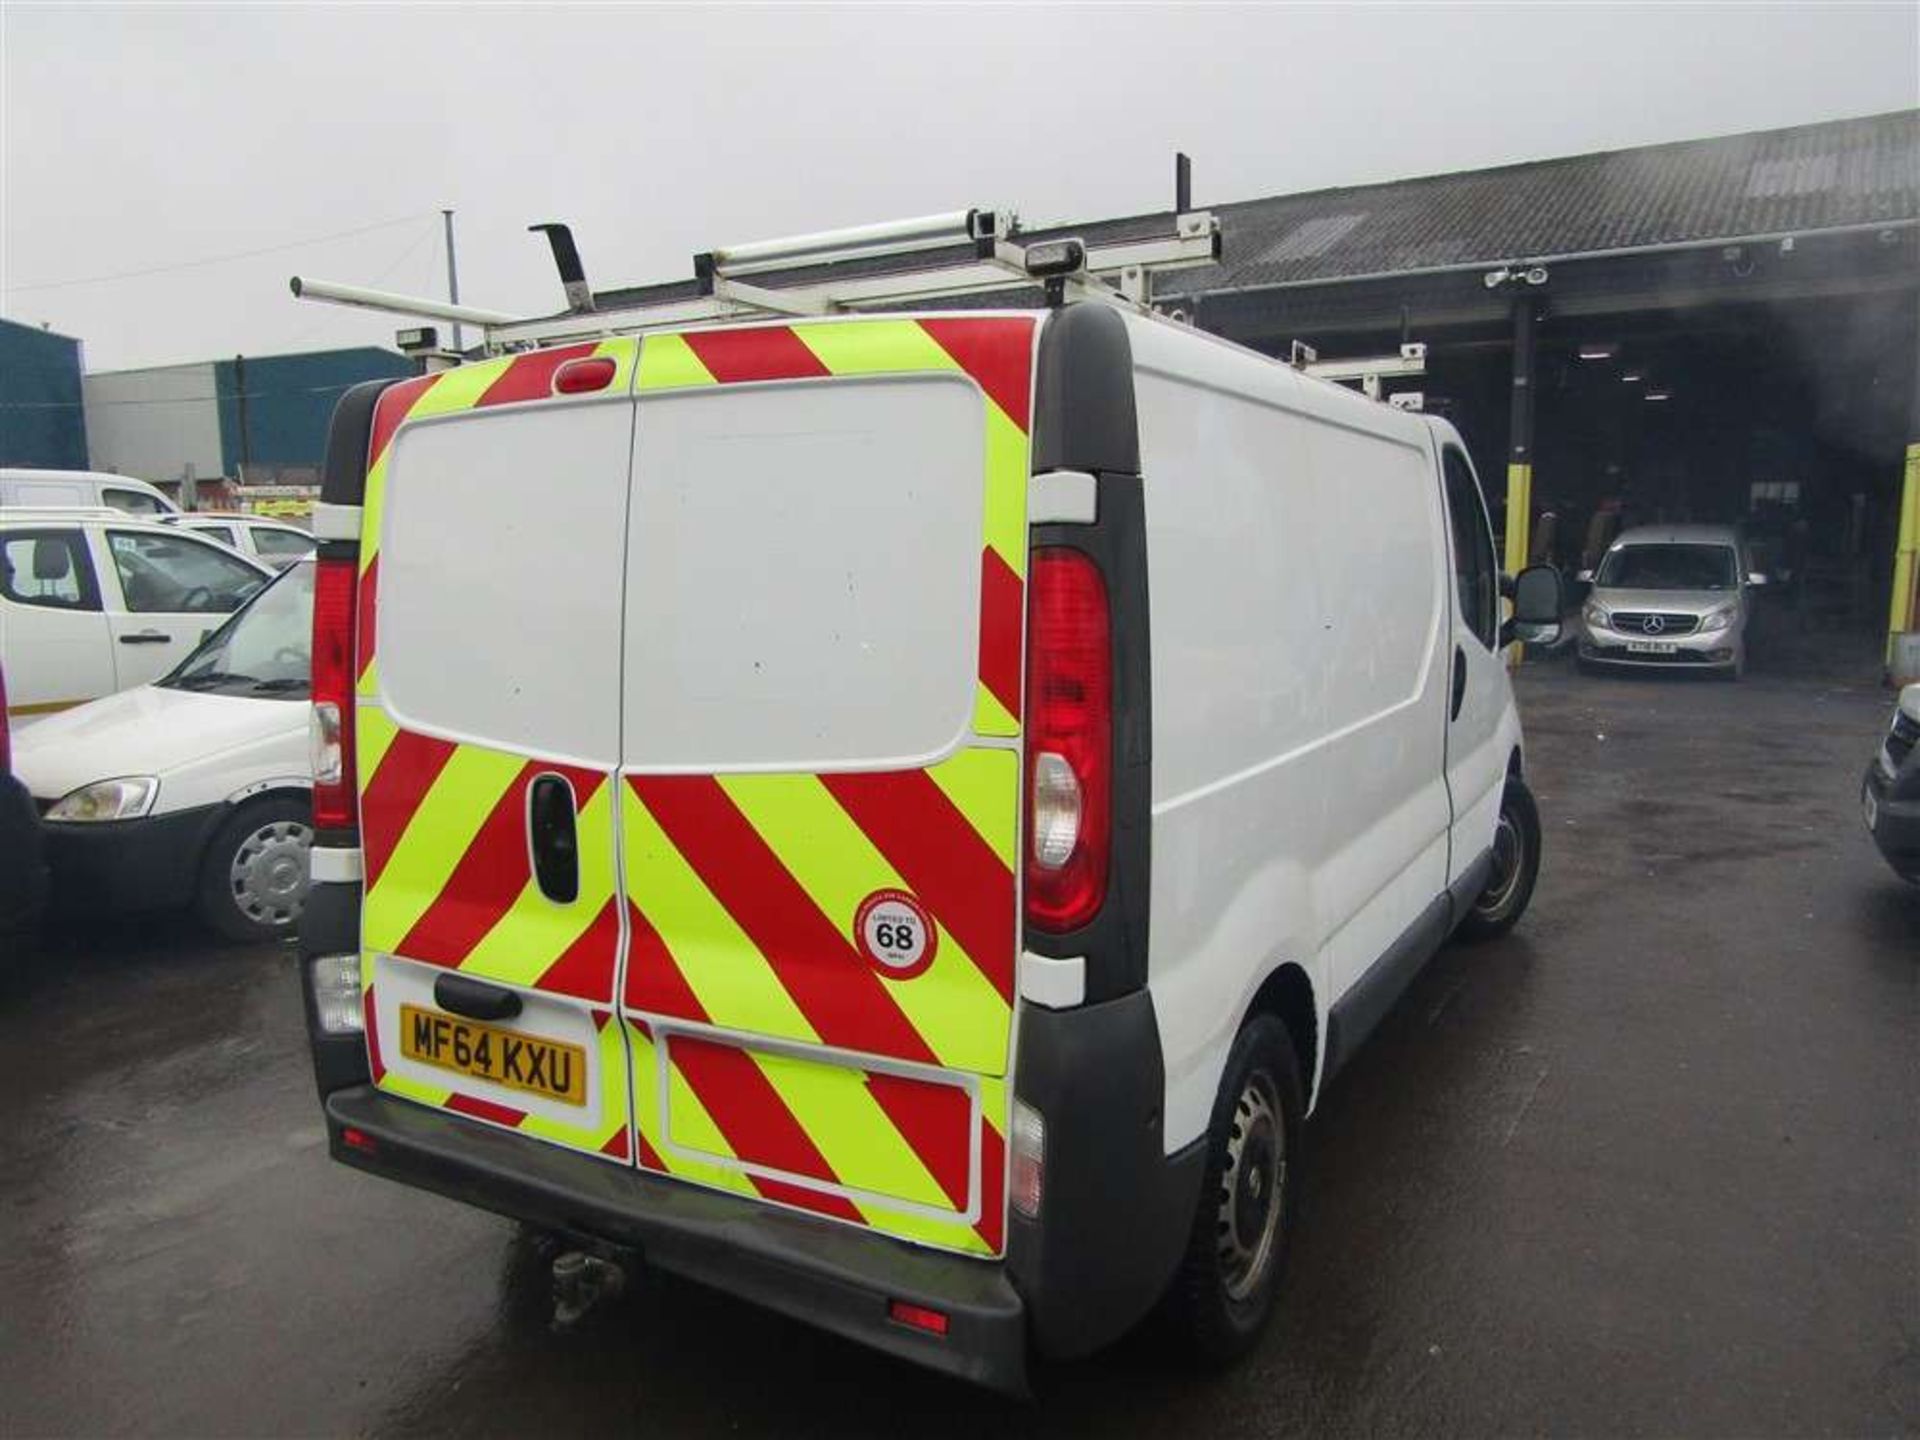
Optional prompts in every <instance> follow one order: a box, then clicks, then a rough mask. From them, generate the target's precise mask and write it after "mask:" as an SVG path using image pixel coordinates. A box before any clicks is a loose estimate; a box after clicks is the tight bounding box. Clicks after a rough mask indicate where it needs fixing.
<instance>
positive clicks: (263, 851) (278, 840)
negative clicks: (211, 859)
mask: <svg viewBox="0 0 1920 1440" xmlns="http://www.w3.org/2000/svg"><path fill="white" fill-rule="evenodd" d="M312 844H313V831H312V830H311V829H310V828H309V827H308V826H306V825H303V824H301V823H300V822H299V821H298V820H273V821H269V822H268V823H267V824H265V825H262V826H260V827H259V828H258V829H257V830H255V831H254V832H253V833H252V834H250V835H248V836H247V837H246V838H245V839H244V840H242V841H241V842H240V844H239V846H238V847H237V848H236V849H235V850H234V854H233V859H232V861H231V862H230V863H229V864H228V866H227V885H228V889H229V890H230V891H231V893H232V895H233V904H234V908H235V909H237V910H238V911H239V912H240V913H241V914H242V915H244V916H246V918H247V919H249V920H251V921H253V922H254V923H255V924H256V925H273V926H280V925H288V924H291V923H292V922H293V921H294V919H295V918H297V917H298V916H299V914H300V907H301V906H302V905H303V904H305V903H306V898H307V851H308V849H309V848H310V847H311V846H312Z"/></svg>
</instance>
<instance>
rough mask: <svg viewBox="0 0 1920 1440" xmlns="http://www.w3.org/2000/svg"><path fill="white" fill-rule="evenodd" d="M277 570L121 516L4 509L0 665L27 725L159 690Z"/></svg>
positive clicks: (0, 518)
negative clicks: (152, 687) (134, 691)
mask: <svg viewBox="0 0 1920 1440" xmlns="http://www.w3.org/2000/svg"><path fill="white" fill-rule="evenodd" d="M274 574H275V572H274V571H273V570H272V569H271V568H270V567H269V566H266V565H263V564H262V563H261V562H260V561H258V560H254V559H251V558H249V557H247V556H244V555H237V554H235V553H234V552H233V551H232V550H230V549H228V548H227V547H226V546H224V545H219V544H216V543H214V542H213V541H211V540H206V539H202V538H201V537H200V536H198V535H188V534H183V533H181V532H180V531H179V530H177V529H175V528H173V527H172V526H169V525H161V524H158V523H156V522H154V521H151V520H137V519H134V518H133V517H132V516H125V515H120V514H117V513H116V512H114V511H111V510H104V509H93V510H9V511H0V660H4V662H5V664H6V667H7V698H8V707H9V708H8V714H9V715H10V717H11V718H12V719H13V720H14V721H15V722H16V723H19V722H21V721H24V720H28V719H31V718H32V717H35V716H40V715H46V714H51V713H52V712H54V711H57V710H64V709H66V708H68V707H69V706H72V705H78V704H80V703H81V702H82V701H86V700H93V699H96V698H98V697H99V696H102V695H111V694H112V693H113V692H114V691H116V690H127V689H131V688H132V687H133V686H135V685H144V684H146V683H147V682H148V681H150V680H157V679H159V678H160V677H161V676H162V675H165V674H166V673H167V672H168V671H169V670H172V669H173V668H174V667H175V666H176V665H178V664H179V663H180V662H181V661H182V660H184V659H185V658H186V657H187V654H188V652H190V651H191V650H192V649H193V648H194V646H196V645H198V644H199V643H200V641H201V640H202V639H203V638H204V637H205V636H206V634H207V632H208V631H210V630H212V629H213V628H214V627H215V626H217V625H218V624H219V623H220V622H221V620H223V619H224V618H225V617H226V616H228V615H230V614H232V613H233V612H234V611H235V610H237V609H239V608H240V606H241V605H242V604H244V603H245V602H246V601H247V600H248V599H249V598H251V597H252V595H253V594H254V592H255V591H257V590H259V589H260V587H261V586H263V585H265V584H266V583H267V581H269V580H271V579H272V578H273V576H274Z"/></svg>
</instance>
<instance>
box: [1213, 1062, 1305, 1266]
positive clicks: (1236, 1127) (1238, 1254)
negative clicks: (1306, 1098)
mask: <svg viewBox="0 0 1920 1440" xmlns="http://www.w3.org/2000/svg"><path fill="white" fill-rule="evenodd" d="M1286 1183H1287V1136H1286V1125H1285V1122H1284V1121H1283V1120H1282V1119H1281V1114H1280V1105H1279V1101H1278V1099H1277V1098H1276V1095H1275V1092H1274V1088H1273V1081H1272V1079H1271V1078H1270V1077H1268V1076H1267V1074H1266V1073H1265V1072H1264V1071H1256V1072H1255V1073H1254V1074H1253V1075H1252V1076H1250V1077H1249V1078H1248V1080H1247V1084H1246V1087H1245V1088H1244V1089H1243V1090H1241V1092H1240V1098H1239V1099H1238V1100H1237V1101H1236V1102H1235V1104H1234V1111H1233V1129H1232V1130H1231V1131H1230V1132H1229V1134H1228V1139H1227V1163H1226V1165H1225V1167H1224V1168H1223V1169H1222V1171H1221V1174H1220V1205H1219V1212H1218V1217H1217V1223H1216V1233H1217V1235H1218V1246H1219V1256H1220V1269H1221V1274H1222V1276H1223V1277H1224V1280H1225V1283H1226V1291H1227V1297H1228V1298H1229V1299H1230V1300H1233V1301H1235V1302H1239V1301H1244V1300H1245V1299H1246V1298H1247V1297H1248V1296H1250V1295H1251V1294H1253V1292H1254V1291H1255V1290H1256V1289H1258V1288H1259V1286H1260V1284H1261V1282H1262V1281H1263V1280H1265V1278H1266V1275H1267V1271H1268V1270H1269V1269H1270V1268H1271V1266H1272V1263H1273V1255H1274V1250H1275V1248H1276V1244H1277V1242H1278V1240H1279V1236H1280V1218H1281V1213H1282V1211H1283V1210H1284V1209H1285V1208H1286V1206H1285V1201H1286Z"/></svg>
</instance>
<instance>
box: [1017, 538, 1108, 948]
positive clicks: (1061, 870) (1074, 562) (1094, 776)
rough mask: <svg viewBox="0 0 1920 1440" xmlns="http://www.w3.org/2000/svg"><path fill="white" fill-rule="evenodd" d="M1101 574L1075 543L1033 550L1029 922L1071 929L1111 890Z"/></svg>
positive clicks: (1095, 910) (1029, 621)
mask: <svg viewBox="0 0 1920 1440" xmlns="http://www.w3.org/2000/svg"><path fill="white" fill-rule="evenodd" d="M1111 631H1112V626H1111V623H1110V619H1109V614H1108V607H1107V586H1106V581H1105V580H1104V579H1102V578H1101V575H1100V570H1099V567H1098V566H1096V565H1095V564H1094V562H1093V560H1092V558H1091V557H1090V556H1088V555H1086V554H1085V553H1084V552H1082V551H1079V550H1072V549H1068V548H1065V547H1051V546H1050V547H1046V548H1042V549H1039V550H1035V551H1034V552H1033V565H1032V570H1031V575H1030V579H1029V590H1028V596H1027V688H1026V701H1027V736H1026V739H1027V855H1026V867H1025V868H1026V876H1025V878H1026V901H1027V923H1028V924H1030V925H1033V926H1035V927H1036V928H1038V929H1041V930H1045V931H1050V932H1053V933H1056V934H1058V933H1063V932H1065V931H1069V930H1077V929H1078V928H1079V927H1081V926H1082V925H1085V924H1086V923H1087V922H1088V921H1090V920H1091V919H1093V917H1094V916H1095V915H1096V914H1098V913H1099V911H1100V906H1101V904H1102V902H1103V901H1105V899H1106V895H1107V865H1108V860H1109V858H1110V854H1111V851H1112V816H1113V649H1112V640H1111Z"/></svg>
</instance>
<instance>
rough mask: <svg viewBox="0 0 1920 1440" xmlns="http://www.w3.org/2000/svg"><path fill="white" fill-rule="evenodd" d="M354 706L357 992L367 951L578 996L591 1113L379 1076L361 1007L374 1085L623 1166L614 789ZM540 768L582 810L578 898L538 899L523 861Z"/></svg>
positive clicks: (592, 777) (580, 773)
mask: <svg viewBox="0 0 1920 1440" xmlns="http://www.w3.org/2000/svg"><path fill="white" fill-rule="evenodd" d="M355 712H356V725H357V730H356V735H357V739H358V743H359V747H360V775H361V792H360V841H361V847H362V853H363V856H364V860H365V866H366V871H365V874H366V898H365V902H364V904H363V906H362V911H361V916H362V918H361V944H362V947H363V949H362V961H361V966H362V974H363V976H364V983H365V985H366V986H367V992H368V995H369V997H371V994H372V986H373V979H374V957H375V954H376V952H377V953H379V954H387V955H396V956H399V957H401V958H403V959H407V960H414V961H419V962H422V963H425V964H429V965H443V966H447V967H448V968H451V969H458V970H461V971H464V972H465V973H467V974H471V975H475V976H478V977H480V978H482V979H486V980H493V981H498V982H500V983H502V984H507V985H512V986H515V987H518V988H521V989H526V990H533V991H538V992H540V993H543V994H548V995H555V996H564V997H568V998H570V999H574V1000H579V1001H586V1002H590V1007H591V1013H592V1015H593V1017H594V1022H595V1024H596V1026H597V1027H599V1030H600V1042H599V1054H598V1057H597V1060H596V1064H597V1066H598V1074H599V1076H600V1080H601V1087H602V1090H601V1103H600V1107H599V1111H598V1113H597V1114H595V1115H593V1116H591V1117H583V1120H582V1123H580V1124H577V1125H575V1124H566V1123H563V1122H560V1121H555V1120H552V1119H549V1118H547V1117H545V1116H541V1115H531V1114H528V1113H527V1112H525V1111H523V1110H520V1109H517V1108H515V1107H513V1106H509V1105H504V1104H501V1103H500V1102H498V1101H496V1100H490V1099H487V1098H484V1097H482V1096H480V1095H477V1094H470V1093H466V1092H465V1091H463V1090H462V1089H461V1088H460V1086H459V1082H458V1081H457V1080H456V1081H455V1082H454V1083H453V1084H451V1085H445V1084H439V1083H426V1082H423V1081H421V1080H420V1079H418V1078H416V1077H412V1076H406V1075H401V1074H398V1073H396V1072H394V1071H392V1070H390V1069H388V1068H387V1067H386V1066H384V1065H383V1064H381V1063H380V1052H379V1042H380V1035H379V1026H378V1021H377V1018H376V1016H375V1014H374V1009H373V1005H372V1002H371V999H370V998H369V1001H368V1006H367V1037H368V1045H369V1052H370V1054H371V1056H372V1057H373V1060H374V1071H375V1074H374V1080H375V1083H376V1084H378V1085H379V1086H380V1087H381V1088H383V1089H386V1090H390V1091H392V1092H393V1093H395V1094H398V1095H402V1096H405V1097H406V1098H407V1099H410V1100H417V1101H419V1102H420V1103H422V1104H426V1105H434V1106H439V1107H442V1108H445V1109H448V1110H453V1111H455V1112H457V1113H459V1114H462V1115H467V1116H471V1117H473V1118H476V1119H482V1120H487V1121H490V1122H492V1123H494V1124H498V1125H506V1126H509V1127H511V1128H514V1129H518V1130H523V1131H525V1132H527V1133H528V1134H531V1135H538V1136H541V1137H542V1138H545V1139H548V1140H551V1141H554V1142H555V1143H557V1144H562V1145H567V1146H571V1147H573V1148H576V1149H585V1150H593V1151H597V1152H599V1153H601V1154H603V1155H607V1156H609V1157H611V1158H616V1159H620V1160H626V1159H628V1158H630V1157H629V1154H628V1141H627V1093H626V1083H625V1080H626V1064H627V1058H626V1053H625V1046H624V1042H623V1040H622V1038H621V1035H620V1027H619V1026H617V1025H613V1024H610V1023H609V1021H610V1018H611V1013H612V1012H611V1008H610V1007H611V1006H612V1003H613V998H614V974H615V969H616V966H617V965H618V963H619V954H620V911H619V901H618V898H617V896H616V894H615V888H614V873H613V860H612V852H613V843H612V842H613V833H614V820H613V810H614V795H615V790H614V786H613V783H612V781H611V779H610V778H609V777H608V776H607V775H605V774H603V773H599V772H596V771H591V770H583V769H580V768H578V767H575V766H569V765H559V764H546V763H543V762H541V761H538V760H529V759H527V758H526V757H524V756H519V755H510V754H506V753H503V752H500V751H495V750H489V749H486V748H485V747H482V746H478V745H455V744H453V743H451V742H449V741H445V740H438V739H434V738H432V737H430V736H425V735H419V734H415V733H413V732H411V731H406V730H401V729H399V728H398V727H396V726H395V725H394V723H393V721H392V720H391V719H389V718H388V716H387V714H386V712H385V711H384V710H382V709H381V708H380V707H379V706H378V705H376V704H373V703H370V702H369V701H366V700H362V701H361V702H360V703H359V704H358V705H357V706H355ZM542 774H557V775H561V776H563V777H564V778H565V779H566V781H567V783H568V784H569V785H571V786H572V787H573V793H574V799H575V804H576V807H577V810H578V816H579V818H578V822H577V823H578V831H579V834H580V836H581V840H582V843H581V845H580V847H579V856H580V895H579V898H578V899H577V900H575V901H574V902H573V903H572V904H569V905H556V904H554V903H553V902H552V901H550V900H548V899H547V898H546V897H545V896H544V895H543V894H541V893H540V889H539V887H538V885H537V884H536V883H535V882H534V879H533V875H532V866H531V861H530V859H529V856H528V853H527V838H526V792H527V786H528V785H529V784H530V783H531V782H532V780H533V778H534V777H535V776H536V775H542Z"/></svg>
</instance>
